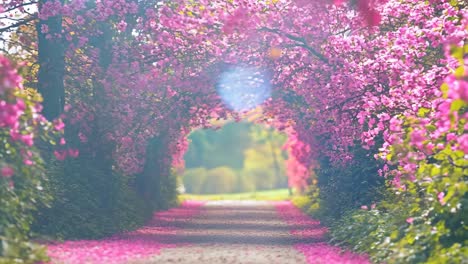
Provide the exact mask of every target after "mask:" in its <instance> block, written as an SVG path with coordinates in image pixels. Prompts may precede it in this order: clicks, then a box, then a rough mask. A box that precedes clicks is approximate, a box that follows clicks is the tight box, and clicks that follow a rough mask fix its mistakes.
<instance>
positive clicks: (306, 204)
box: [291, 185, 320, 215]
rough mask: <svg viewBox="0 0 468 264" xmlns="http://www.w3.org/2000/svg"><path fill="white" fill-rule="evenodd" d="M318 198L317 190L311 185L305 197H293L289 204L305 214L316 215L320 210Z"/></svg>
mask: <svg viewBox="0 0 468 264" xmlns="http://www.w3.org/2000/svg"><path fill="white" fill-rule="evenodd" d="M318 196H319V190H318V188H317V187H316V186H313V185H312V186H310V187H309V190H308V191H307V193H306V194H305V195H298V196H294V197H293V198H292V199H291V202H292V203H293V204H294V205H295V206H296V207H298V208H300V209H301V210H302V211H304V212H306V213H307V214H309V215H316V214H317V212H318V209H319V208H320V204H319V201H320V200H319V198H318Z"/></svg>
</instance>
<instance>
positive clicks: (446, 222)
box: [331, 184, 468, 263]
mask: <svg viewBox="0 0 468 264" xmlns="http://www.w3.org/2000/svg"><path fill="white" fill-rule="evenodd" d="M417 185H418V184H414V185H413V186H412V187H410V189H409V190H407V191H405V192H397V193H396V194H388V195H387V197H386V198H385V199H384V200H383V201H382V202H380V203H379V204H378V205H377V207H376V208H374V209H371V210H356V211H354V212H352V213H349V214H348V215H346V216H344V217H343V218H342V219H341V220H340V221H339V222H337V223H335V224H334V225H333V226H332V228H331V236H332V237H333V240H334V241H335V242H337V243H338V244H341V245H348V246H350V247H351V248H352V249H353V250H355V251H357V252H365V253H368V254H369V255H370V257H371V259H372V260H373V261H375V262H383V261H385V262H386V263H462V260H463V259H466V256H468V255H467V254H468V251H467V246H468V245H467V241H466V238H467V237H468V233H467V231H466V230H467V227H466V224H463V217H464V216H466V215H467V214H468V212H467V210H466V201H467V199H466V197H465V198H464V199H463V201H462V202H463V205H461V209H459V210H452V209H449V208H443V207H444V206H442V205H441V204H440V203H439V202H438V200H437V199H434V197H432V199H431V197H430V196H425V195H421V192H420V190H419V191H418V189H419V187H416V186H417Z"/></svg>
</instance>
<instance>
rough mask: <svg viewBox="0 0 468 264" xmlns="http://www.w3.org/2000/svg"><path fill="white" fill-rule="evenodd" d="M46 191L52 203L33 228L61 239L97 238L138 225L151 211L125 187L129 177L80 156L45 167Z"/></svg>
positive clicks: (39, 213) (44, 210)
mask: <svg viewBox="0 0 468 264" xmlns="http://www.w3.org/2000/svg"><path fill="white" fill-rule="evenodd" d="M48 167H49V170H48V173H49V177H50V180H49V181H48V182H47V186H46V190H47V191H48V192H50V193H51V194H52V196H53V197H54V200H53V201H52V203H51V206H50V207H44V208H41V210H40V211H39V212H38V213H37V215H36V221H35V223H34V229H35V230H36V231H37V232H39V233H40V234H43V235H47V236H53V237H57V238H62V239H70V238H73V239H78V238H99V237H103V236H107V235H111V234H114V233H116V232H120V231H124V230H129V229H133V228H136V227H138V226H139V225H142V224H143V223H144V221H145V220H146V219H147V218H148V217H149V216H150V215H151V208H150V207H149V206H148V204H147V203H146V202H145V201H144V200H143V199H142V198H140V197H139V196H138V195H137V193H136V192H135V190H134V189H133V188H131V187H130V186H129V181H130V180H131V178H129V177H124V176H122V175H118V174H116V173H114V172H112V171H106V170H104V169H102V168H99V166H98V164H97V162H96V161H95V160H94V159H91V158H86V157H83V156H80V157H79V158H78V159H67V160H65V161H62V162H59V161H54V162H51V163H50V164H49V166H48Z"/></svg>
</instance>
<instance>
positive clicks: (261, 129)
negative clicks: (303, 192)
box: [181, 122, 287, 194]
mask: <svg viewBox="0 0 468 264" xmlns="http://www.w3.org/2000/svg"><path fill="white" fill-rule="evenodd" d="M189 141H190V145H189V149H188V151H187V153H186V154H185V157H184V159H185V172H184V173H183V174H182V177H181V178H182V182H183V186H184V188H185V192H186V193H192V194H219V193H237V192H255V191H259V190H271V189H280V188H287V177H286V173H285V160H286V159H287V153H286V151H284V150H282V146H283V144H284V143H285V141H286V135H284V134H282V133H280V132H278V131H276V130H275V129H273V128H268V127H265V126H261V125H257V124H253V123H248V122H239V123H235V122H231V123H227V124H225V125H224V126H222V128H221V129H219V130H213V129H200V130H196V131H194V132H192V133H191V134H190V136H189Z"/></svg>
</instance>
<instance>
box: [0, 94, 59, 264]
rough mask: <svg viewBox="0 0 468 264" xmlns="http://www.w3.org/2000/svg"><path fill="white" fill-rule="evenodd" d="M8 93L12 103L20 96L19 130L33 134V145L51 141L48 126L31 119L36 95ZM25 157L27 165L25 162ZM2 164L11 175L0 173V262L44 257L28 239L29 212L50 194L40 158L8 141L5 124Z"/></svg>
mask: <svg viewBox="0 0 468 264" xmlns="http://www.w3.org/2000/svg"><path fill="white" fill-rule="evenodd" d="M9 92H10V91H9ZM11 92H12V94H10V96H9V98H8V99H7V100H8V101H11V102H12V103H14V102H16V100H18V99H21V100H22V101H23V102H24V103H25V111H24V112H23V113H22V114H21V115H20V120H19V127H18V131H19V133H21V134H25V135H26V134H34V138H35V143H36V145H37V144H38V143H39V141H40V140H42V141H45V142H51V143H54V138H55V136H56V135H55V134H54V131H53V130H52V128H51V127H52V125H51V124H50V123H48V122H42V121H41V122H40V123H39V122H38V121H37V120H35V118H37V114H36V113H35V110H34V107H35V106H36V105H37V104H38V103H39V102H40V101H41V98H40V96H39V95H38V94H37V93H34V92H32V91H27V90H11ZM0 99H4V98H0ZM28 156H29V157H28ZM26 160H28V161H29V162H30V165H25V161H26ZM6 167H9V168H11V169H12V170H13V172H14V174H13V175H12V176H11V177H10V176H9V177H3V176H2V175H1V174H0V263H1V264H3V263H5V264H10V263H36V262H38V261H43V260H46V259H47V256H46V254H45V250H44V248H43V247H42V246H39V245H37V244H35V243H32V242H31V241H30V239H31V223H32V221H33V213H34V212H35V211H36V210H37V209H38V207H40V206H44V205H46V204H47V203H48V202H49V201H50V195H49V194H48V193H47V192H46V191H44V186H43V182H44V180H45V179H46V173H45V169H44V161H43V159H42V157H41V156H40V153H39V150H38V149H37V147H34V146H27V145H26V144H24V143H23V142H21V141H20V140H12V137H10V131H9V129H8V127H3V128H0V168H6Z"/></svg>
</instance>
